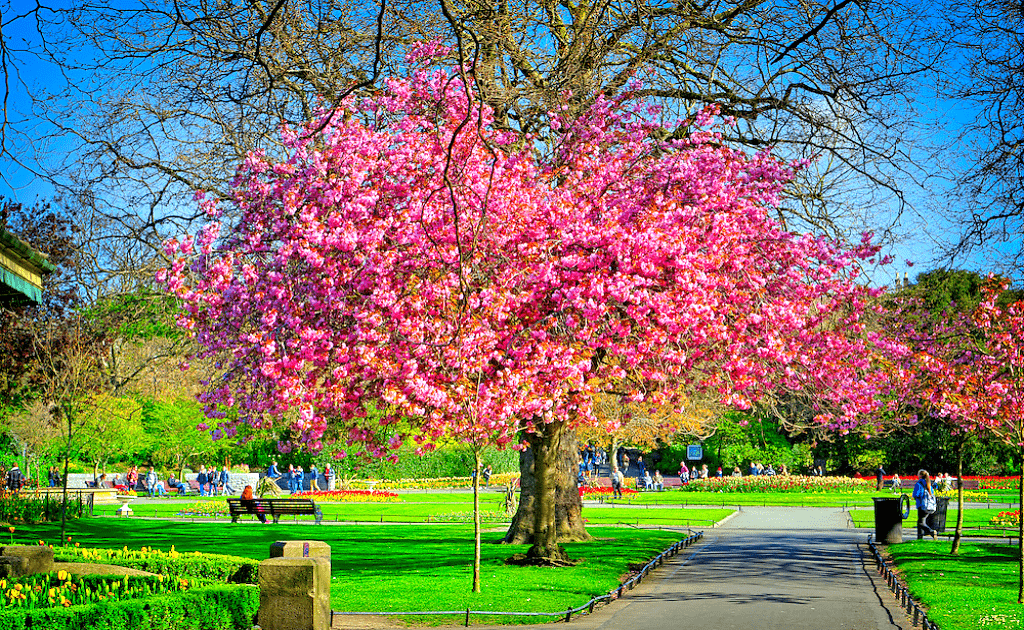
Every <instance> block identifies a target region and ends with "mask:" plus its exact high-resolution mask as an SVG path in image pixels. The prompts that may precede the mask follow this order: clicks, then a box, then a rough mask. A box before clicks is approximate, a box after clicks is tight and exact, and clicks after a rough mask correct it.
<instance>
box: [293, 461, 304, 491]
mask: <svg viewBox="0 0 1024 630" xmlns="http://www.w3.org/2000/svg"><path fill="white" fill-rule="evenodd" d="M293 479H295V490H294V491H293V492H302V491H303V490H305V488H303V487H302V482H303V480H304V479H305V473H304V472H303V471H302V466H299V467H298V468H296V469H295V473H294V475H293Z"/></svg>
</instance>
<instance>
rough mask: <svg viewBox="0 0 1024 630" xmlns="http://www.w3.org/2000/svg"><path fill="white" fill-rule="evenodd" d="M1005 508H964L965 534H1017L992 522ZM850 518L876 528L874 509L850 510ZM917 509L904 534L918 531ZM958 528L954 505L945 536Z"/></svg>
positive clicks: (947, 518) (905, 523) (912, 511)
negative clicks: (995, 525)
mask: <svg viewBox="0 0 1024 630" xmlns="http://www.w3.org/2000/svg"><path fill="white" fill-rule="evenodd" d="M1002 511H1003V510H1001V509H995V508H968V509H966V510H964V535H965V536H997V537H998V536H1016V535H1017V530H1016V529H1015V528H1002V527H999V528H997V527H993V526H992V525H991V524H990V523H991V521H992V519H993V518H995V517H996V516H998V515H999V513H1000V512H1002ZM850 519H851V520H852V521H853V524H854V526H855V527H858V528H868V529H870V528H874V526H875V513H874V510H871V509H867V510H850ZM916 519H917V510H916V509H914V508H913V507H911V510H910V517H909V518H907V519H906V520H905V521H903V531H904V536H906V535H908V532H909V533H910V534H912V535H916V534H914V532H915V531H916V527H917V520H916ZM955 529H956V506H955V505H953V506H951V507H950V508H949V511H948V512H947V513H946V531H945V534H940V535H945V536H952V535H953V531H954V530H955Z"/></svg>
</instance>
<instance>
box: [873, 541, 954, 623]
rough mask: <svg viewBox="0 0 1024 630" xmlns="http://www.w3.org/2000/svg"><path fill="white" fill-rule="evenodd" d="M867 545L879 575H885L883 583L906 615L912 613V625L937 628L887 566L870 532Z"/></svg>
mask: <svg viewBox="0 0 1024 630" xmlns="http://www.w3.org/2000/svg"><path fill="white" fill-rule="evenodd" d="M868 546H869V547H871V553H873V554H874V556H875V568H877V569H878V573H879V575H882V576H883V577H885V583H886V584H887V585H888V586H889V590H890V591H892V594H893V597H895V598H896V601H897V602H898V603H899V605H900V608H902V609H903V610H905V611H906V612H907V616H911V615H912V619H913V624H914V627H917V626H921V627H922V628H923V629H924V630H939V626H938V625H937V624H936V623H935V622H933V621H932V620H930V619H928V614H927V613H925V611H924V610H923V609H922V608H921V605H920V604H918V603H917V602H915V601H914V599H913V598H912V597H911V596H910V591H909V590H908V589H907V587H906V585H905V584H903V583H902V582H900V580H899V577H898V576H897V575H896V573H895V572H894V571H893V570H892V568H891V567H890V566H889V563H888V562H886V561H885V559H884V558H883V557H882V554H880V553H879V552H878V547H877V546H876V545H875V543H874V541H872V540H871V534H868Z"/></svg>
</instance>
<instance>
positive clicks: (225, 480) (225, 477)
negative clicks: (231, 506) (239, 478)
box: [220, 465, 235, 494]
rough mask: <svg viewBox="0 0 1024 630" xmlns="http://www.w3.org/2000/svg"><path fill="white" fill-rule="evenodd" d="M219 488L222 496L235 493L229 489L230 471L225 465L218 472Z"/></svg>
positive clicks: (231, 488)
mask: <svg viewBox="0 0 1024 630" xmlns="http://www.w3.org/2000/svg"><path fill="white" fill-rule="evenodd" d="M220 486H221V488H222V489H223V492H224V494H234V493H235V489H234V488H233V487H231V471H229V470H228V467H227V465H225V466H224V467H223V468H221V470H220Z"/></svg>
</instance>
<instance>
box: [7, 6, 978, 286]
mask: <svg viewBox="0 0 1024 630" xmlns="http://www.w3.org/2000/svg"><path fill="white" fill-rule="evenodd" d="M10 5H13V6H14V12H13V13H14V14H15V15H16V14H17V12H18V11H23V10H24V8H25V7H29V6H34V2H32V3H30V2H26V0H13V1H12V2H10V3H2V2H0V10H5V9H6V8H8V7H9V6H10ZM11 17H12V12H11V11H7V12H6V13H5V14H3V15H2V16H0V19H2V20H3V21H4V22H5V23H6V22H8V20H10V19H11ZM26 26H28V27H29V28H26ZM31 26H32V25H31V24H26V23H25V21H24V20H22V21H20V22H15V23H14V24H13V25H11V24H7V25H5V29H4V33H5V35H6V36H7V37H8V38H10V39H11V41H14V42H17V40H18V39H20V38H22V37H24V38H27V39H28V40H29V41H30V42H31V41H34V39H35V38H34V35H35V33H34V29H33V28H31ZM16 69H17V71H18V74H17V75H15V76H13V77H12V78H11V81H10V88H11V94H10V99H9V102H8V115H9V119H10V120H11V121H12V122H14V123H16V124H18V125H19V126H22V125H25V124H27V125H28V126H29V128H32V127H33V126H35V129H34V134H33V135H34V136H35V137H40V136H42V135H44V134H43V133H41V132H43V131H44V130H45V129H44V128H41V127H40V126H44V125H45V123H43V122H41V121H39V120H38V119H35V118H34V117H33V114H32V112H31V107H30V101H29V99H28V97H27V94H28V93H29V92H30V91H33V90H36V89H38V88H39V87H40V86H47V87H50V88H54V87H56V86H59V85H60V81H61V76H60V74H59V73H58V72H56V71H55V70H54V69H53V68H51V67H48V66H47V64H45V63H43V62H41V61H39V60H37V59H33V58H32V57H30V56H26V55H19V56H18V57H17V67H16ZM924 101H925V102H926V103H929V104H930V105H931V107H930V110H931V111H930V112H928V113H926V114H925V116H926V117H931V118H932V120H930V121H926V123H928V124H930V123H936V124H938V125H940V126H945V127H946V129H947V131H946V132H948V130H950V129H953V130H955V128H956V126H957V124H958V123H959V121H960V120H963V119H965V117H969V116H970V112H969V110H967V109H965V108H964V107H963V106H962V104H952V103H943V102H940V101H937V100H935V99H934V98H933V97H931V98H929V97H925V98H924ZM940 133H944V132H942V131H940ZM8 147H9V148H10V150H11V152H12V153H13V154H14V156H15V157H16V158H17V159H18V160H20V161H23V162H25V166H22V165H19V164H18V163H17V162H16V161H15V160H12V159H10V158H9V157H6V156H4V157H0V196H3V197H6V198H8V199H13V200H15V201H19V202H22V203H32V202H33V201H34V200H36V199H49V198H52V197H53V196H54V190H53V188H52V187H51V186H50V185H49V184H48V183H47V182H45V181H44V180H42V179H41V178H38V177H36V176H35V175H34V174H33V173H32V171H31V167H32V164H33V160H35V159H36V157H35V156H34V155H33V154H34V153H36V154H38V155H39V156H41V158H42V159H46V157H47V156H48V155H53V154H56V153H57V152H60V151H61V147H60V146H53V145H51V146H37V147H34V148H33V147H30V146H28V145H27V144H26V143H25V142H24V141H23V138H20V137H17V136H14V137H8ZM26 166H27V167H28V168H26ZM953 166H955V165H953ZM931 168H932V169H933V172H932V173H931V177H928V178H926V179H924V180H923V182H922V184H923V185H916V184H915V185H910V186H908V187H907V191H908V195H909V199H910V201H911V204H912V207H911V208H910V209H908V210H906V211H905V212H904V214H903V216H902V217H901V219H900V220H899V222H898V224H897V226H896V231H897V233H898V234H899V235H900V242H898V243H897V244H896V245H894V246H892V247H889V248H887V249H886V251H885V253H887V254H888V255H890V256H891V257H892V258H893V260H894V262H893V264H891V265H887V266H885V267H880V268H878V267H876V268H872V269H867V270H866V271H867V272H868V274H869V276H870V277H871V278H872V281H873V283H875V284H891V283H892V282H893V281H895V280H896V279H898V278H902V277H903V276H904V274H907V275H909V276H910V278H911V279H913V277H914V276H915V275H916V274H917V273H919V272H922V271H926V270H928V269H930V268H932V267H933V266H934V265H933V263H932V261H933V260H934V259H935V258H936V257H937V256H938V254H939V252H940V251H941V250H942V248H943V247H946V246H948V245H949V244H950V239H951V238H955V235H956V234H957V233H958V232H959V227H960V226H959V225H957V224H955V223H951V221H950V219H949V213H948V209H946V208H944V207H943V206H944V204H945V203H948V199H949V198H950V197H949V195H948V192H947V187H948V183H947V182H946V181H944V180H946V179H947V178H946V177H945V176H946V174H947V173H948V172H949V171H951V170H952V169H951V168H950V165H949V164H940V162H938V161H932V163H931ZM943 171H945V172H943ZM894 213H895V206H894V207H893V208H889V209H886V208H883V209H882V214H883V215H886V214H887V215H889V216H892V215H893V214H894ZM907 261H911V262H912V263H913V266H911V265H908V264H907ZM956 266H959V267H963V268H968V269H973V270H977V271H982V272H985V271H987V270H988V269H990V268H991V267H990V265H989V263H988V262H987V261H986V260H985V259H984V258H983V257H982V256H980V255H979V256H976V257H975V258H974V259H972V260H965V261H958V263H957V264H956Z"/></svg>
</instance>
